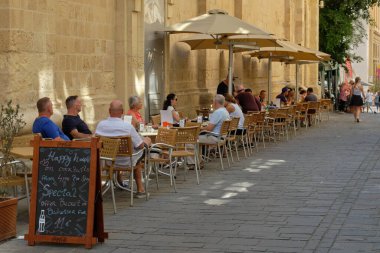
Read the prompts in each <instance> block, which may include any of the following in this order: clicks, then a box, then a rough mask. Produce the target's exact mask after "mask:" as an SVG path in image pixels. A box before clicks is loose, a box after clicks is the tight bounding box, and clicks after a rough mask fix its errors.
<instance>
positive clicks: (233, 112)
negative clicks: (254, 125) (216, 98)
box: [224, 94, 244, 135]
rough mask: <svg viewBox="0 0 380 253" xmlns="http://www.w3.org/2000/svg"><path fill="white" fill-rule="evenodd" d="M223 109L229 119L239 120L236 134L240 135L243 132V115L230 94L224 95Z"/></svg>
mask: <svg viewBox="0 0 380 253" xmlns="http://www.w3.org/2000/svg"><path fill="white" fill-rule="evenodd" d="M224 97H225V102H224V107H225V108H226V110H227V111H228V113H229V114H230V117H231V118H240V120H239V125H238V129H237V132H236V134H237V135H240V134H242V132H243V131H244V127H243V126H244V114H243V111H242V110H241V108H240V107H239V105H238V104H237V103H236V100H235V98H234V97H233V96H232V95H231V94H225V95H224Z"/></svg>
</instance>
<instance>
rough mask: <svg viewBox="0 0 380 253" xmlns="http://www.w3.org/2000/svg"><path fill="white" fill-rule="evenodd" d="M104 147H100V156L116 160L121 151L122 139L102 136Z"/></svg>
mask: <svg viewBox="0 0 380 253" xmlns="http://www.w3.org/2000/svg"><path fill="white" fill-rule="evenodd" d="M100 141H101V142H102V148H101V149H100V157H101V158H107V159H111V160H115V158H116V156H117V153H118V151H119V146H120V139H114V138H107V137H100Z"/></svg>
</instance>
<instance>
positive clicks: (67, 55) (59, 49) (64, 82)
mask: <svg viewBox="0 0 380 253" xmlns="http://www.w3.org/2000/svg"><path fill="white" fill-rule="evenodd" d="M0 3H1V5H0V12H1V14H0V17H1V19H2V21H4V22H0V23H1V28H0V29H1V30H0V33H1V34H0V38H1V39H0V71H1V79H0V88H1V90H2V92H1V93H0V100H1V101H2V102H3V101H5V100H6V99H13V100H14V101H15V102H17V103H19V104H20V105H21V108H22V110H23V112H24V114H25V117H26V120H27V122H28V126H27V128H26V129H29V130H30V128H31V127H30V123H31V122H32V121H33V119H34V118H35V117H36V115H37V113H36V109H35V103H36V101H37V99H38V98H40V97H44V96H48V97H50V98H51V99H52V101H53V103H54V109H55V115H54V117H53V119H54V120H56V121H57V122H60V121H61V118H62V114H63V113H65V112H66V108H65V105H64V102H65V99H66V97H67V96H69V95H79V96H81V98H82V100H83V104H84V107H83V112H82V117H83V118H84V119H85V120H86V121H87V122H88V123H89V124H90V125H91V126H92V127H93V126H94V123H95V122H96V120H97V119H98V118H100V117H104V116H105V115H106V112H107V111H106V110H107V104H108V103H109V101H110V99H111V98H112V97H115V81H114V79H115V73H114V54H115V52H114V51H115V39H114V37H115V35H114V26H115V14H114V10H115V1H114V0H97V1H95V0H92V1H86V0H82V1H78V0H72V1H70V0H64V1H63V0H60V1H58V0H38V1H37V0H23V1H21V0H7V1H4V0H2V1H0Z"/></svg>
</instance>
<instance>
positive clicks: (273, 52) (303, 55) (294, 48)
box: [250, 40, 330, 101]
mask: <svg viewBox="0 0 380 253" xmlns="http://www.w3.org/2000/svg"><path fill="white" fill-rule="evenodd" d="M277 43H278V44H280V45H281V46H282V47H280V48H278V47H268V48H265V47H264V48H260V49H259V50H258V51H255V52H253V53H251V54H250V55H251V56H252V57H257V58H259V59H263V58H267V59H268V100H269V101H271V94H272V92H271V83H272V61H279V62H285V63H288V64H291V63H293V64H296V89H297V86H298V72H299V71H298V70H299V65H300V64H310V63H317V62H320V61H325V60H327V59H329V58H330V56H329V55H328V54H326V53H323V52H320V51H317V50H313V49H309V48H306V47H303V46H300V45H298V44H296V43H293V42H290V41H287V40H278V41H277ZM297 95H298V93H297Z"/></svg>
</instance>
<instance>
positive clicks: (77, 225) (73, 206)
mask: <svg viewBox="0 0 380 253" xmlns="http://www.w3.org/2000/svg"><path fill="white" fill-rule="evenodd" d="M90 157H91V149H90V148H40V159H39V168H38V170H39V171H38V172H39V173H38V186H37V200H38V202H39V204H38V205H37V209H36V214H37V215H36V217H35V219H36V220H35V222H36V224H38V226H36V231H35V232H36V234H40V235H45V234H46V235H62V236H83V235H85V234H86V228H87V226H86V223H87V207H88V192H89V186H90V185H89V181H90Z"/></svg>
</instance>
